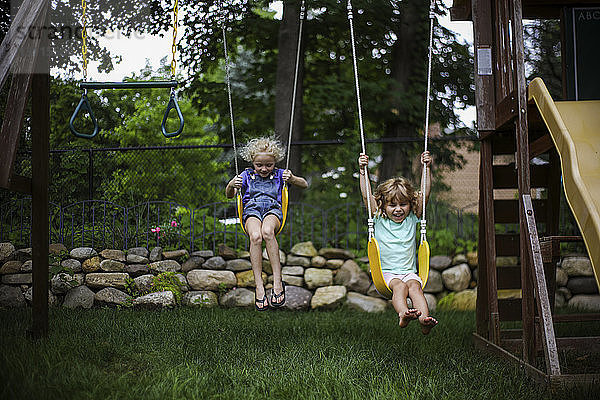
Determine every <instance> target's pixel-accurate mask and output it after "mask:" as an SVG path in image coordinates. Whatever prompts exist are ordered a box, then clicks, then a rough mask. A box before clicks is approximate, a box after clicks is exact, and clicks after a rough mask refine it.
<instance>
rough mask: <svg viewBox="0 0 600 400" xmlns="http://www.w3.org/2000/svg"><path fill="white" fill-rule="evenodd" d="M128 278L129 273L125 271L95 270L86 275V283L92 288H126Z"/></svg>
mask: <svg viewBox="0 0 600 400" xmlns="http://www.w3.org/2000/svg"><path fill="white" fill-rule="evenodd" d="M128 278H129V275H128V274H126V273H123V272H94V273H90V274H87V275H86V276H85V284H86V285H87V286H89V287H91V288H105V287H114V288H117V289H125V283H126V281H127V279H128Z"/></svg>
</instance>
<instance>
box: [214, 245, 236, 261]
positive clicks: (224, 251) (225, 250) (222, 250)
mask: <svg viewBox="0 0 600 400" xmlns="http://www.w3.org/2000/svg"><path fill="white" fill-rule="evenodd" d="M217 254H219V255H220V256H221V257H223V258H224V259H225V260H233V259H234V258H237V253H236V251H235V250H234V249H232V248H231V247H228V246H226V245H224V244H223V243H220V244H219V247H218V250H217Z"/></svg>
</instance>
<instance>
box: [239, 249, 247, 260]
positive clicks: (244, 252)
mask: <svg viewBox="0 0 600 400" xmlns="http://www.w3.org/2000/svg"><path fill="white" fill-rule="evenodd" d="M237 256H238V258H243V259H244V260H249V259H250V252H249V251H246V250H240V251H238V252H237Z"/></svg>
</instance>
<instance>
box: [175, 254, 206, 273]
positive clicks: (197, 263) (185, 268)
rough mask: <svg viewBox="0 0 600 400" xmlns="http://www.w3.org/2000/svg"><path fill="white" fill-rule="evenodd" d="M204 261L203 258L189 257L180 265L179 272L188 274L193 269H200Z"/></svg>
mask: <svg viewBox="0 0 600 400" xmlns="http://www.w3.org/2000/svg"><path fill="white" fill-rule="evenodd" d="M204 261H205V259H204V258H203V257H197V256H191V257H190V258H188V259H187V260H186V261H185V262H184V263H183V264H182V265H181V271H182V272H190V271H191V270H193V269H198V268H202V264H204Z"/></svg>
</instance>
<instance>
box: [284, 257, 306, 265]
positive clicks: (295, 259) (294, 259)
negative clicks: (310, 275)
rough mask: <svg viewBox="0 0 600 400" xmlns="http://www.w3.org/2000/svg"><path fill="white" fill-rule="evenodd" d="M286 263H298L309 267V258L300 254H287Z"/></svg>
mask: <svg viewBox="0 0 600 400" xmlns="http://www.w3.org/2000/svg"><path fill="white" fill-rule="evenodd" d="M285 264H286V265H299V266H301V267H310V258H308V257H300V256H292V255H290V256H288V257H287V261H286V263H285Z"/></svg>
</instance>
